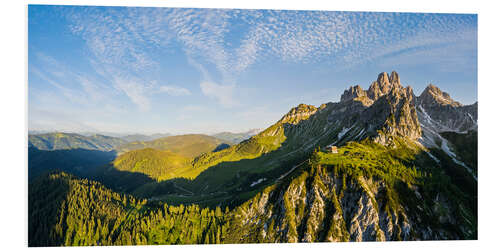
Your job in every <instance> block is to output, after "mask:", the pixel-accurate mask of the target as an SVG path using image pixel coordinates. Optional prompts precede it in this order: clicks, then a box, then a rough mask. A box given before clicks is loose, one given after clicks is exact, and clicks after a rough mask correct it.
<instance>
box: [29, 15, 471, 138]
mask: <svg viewBox="0 0 500 250" xmlns="http://www.w3.org/2000/svg"><path fill="white" fill-rule="evenodd" d="M28 36H29V37H28V79H29V80H28V108H29V114H28V130H30V131H32V130H49V131H50V130H52V131H67V132H76V133H78V132H80V133H81V132H101V133H102V132H104V133H117V134H120V133H121V134H135V133H139V134H153V133H171V134H187V133H203V134H214V133H217V132H224V131H227V132H244V131H248V130H250V129H253V128H259V129H264V128H267V127H268V126H270V125H271V124H273V123H274V122H276V121H278V120H279V119H280V118H281V117H282V116H283V115H284V114H285V113H286V112H288V111H289V110H290V109H291V108H292V107H294V106H297V105H298V104H300V103H306V104H311V105H315V106H319V105H320V104H322V103H327V102H336V101H339V100H340V95H341V94H342V93H343V91H344V90H345V89H347V88H348V87H349V86H352V85H356V84H359V85H361V86H362V87H363V88H364V89H366V88H368V86H369V85H370V84H371V83H372V82H373V81H374V80H376V77H377V75H378V74H379V73H380V72H389V73H390V72H391V71H392V70H395V71H397V72H398V73H399V75H400V77H401V82H402V84H403V85H404V86H407V85H410V86H412V87H413V88H414V91H415V94H416V95H419V94H420V93H421V92H422V91H423V90H424V88H425V87H426V86H427V85H428V84H429V83H433V84H435V85H437V86H438V87H439V88H441V89H442V90H443V91H445V92H448V93H449V94H450V95H451V97H452V98H453V99H455V100H457V101H459V102H461V103H462V104H472V103H474V102H476V101H477V15H473V14H424V13H391V12H389V13H375V12H332V11H279V10H234V9H181V8H144V7H140V8H136V7H91V6H89V7H85V6H50V5H29V7H28Z"/></svg>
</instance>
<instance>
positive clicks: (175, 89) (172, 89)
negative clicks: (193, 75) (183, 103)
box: [159, 85, 191, 96]
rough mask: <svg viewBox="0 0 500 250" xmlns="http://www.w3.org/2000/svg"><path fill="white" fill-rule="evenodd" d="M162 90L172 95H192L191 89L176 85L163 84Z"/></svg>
mask: <svg viewBox="0 0 500 250" xmlns="http://www.w3.org/2000/svg"><path fill="white" fill-rule="evenodd" d="M159 91H160V92H164V93H167V94H169V95H172V96H186V95H191V91H189V90H188V89H186V88H183V87H179V86H174V85H163V86H160V87H159Z"/></svg>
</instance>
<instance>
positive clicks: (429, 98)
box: [418, 83, 462, 107]
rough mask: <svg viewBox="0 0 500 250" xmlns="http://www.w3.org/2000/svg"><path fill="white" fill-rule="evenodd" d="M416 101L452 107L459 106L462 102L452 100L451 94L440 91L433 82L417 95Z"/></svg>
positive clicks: (427, 104)
mask: <svg viewBox="0 0 500 250" xmlns="http://www.w3.org/2000/svg"><path fill="white" fill-rule="evenodd" d="M418 102H419V104H420V105H423V106H434V105H450V106H452V107H460V106H462V104H460V103H459V102H457V101H455V100H453V99H452V98H451V96H450V95H449V94H448V93H446V92H443V91H441V89H439V88H438V87H436V86H435V85H434V84H432V83H431V84H429V85H428V86H427V87H426V88H425V89H424V91H423V92H422V94H420V96H419V97H418Z"/></svg>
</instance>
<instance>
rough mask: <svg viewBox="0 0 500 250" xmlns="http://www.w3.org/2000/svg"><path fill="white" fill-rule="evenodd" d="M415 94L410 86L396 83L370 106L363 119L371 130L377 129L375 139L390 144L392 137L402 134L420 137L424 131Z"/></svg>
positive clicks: (413, 137) (415, 137) (408, 136)
mask: <svg viewBox="0 0 500 250" xmlns="http://www.w3.org/2000/svg"><path fill="white" fill-rule="evenodd" d="M414 98H415V96H414V94H413V90H412V88H411V87H410V86H408V87H406V88H403V87H402V86H401V85H394V87H393V88H392V89H391V90H390V92H389V93H387V94H385V95H383V96H381V97H380V98H379V99H377V101H376V102H375V103H374V104H373V105H372V106H371V107H370V108H368V109H367V110H366V111H365V112H364V113H363V116H362V121H364V122H365V124H367V125H366V126H368V127H369V129H370V130H372V129H376V130H377V135H376V136H375V141H376V142H378V143H381V144H383V145H387V144H390V143H391V141H392V139H391V138H392V137H394V136H400V137H406V138H409V139H411V140H416V139H418V138H420V136H421V134H422V132H421V128H420V123H419V120H418V116H417V112H416V109H415V99H414Z"/></svg>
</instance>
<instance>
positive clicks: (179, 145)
mask: <svg viewBox="0 0 500 250" xmlns="http://www.w3.org/2000/svg"><path fill="white" fill-rule="evenodd" d="M222 143H226V142H225V141H223V140H220V139H217V138H215V137H212V136H208V135H201V134H188V135H176V136H169V137H165V138H160V139H156V140H153V141H137V142H131V143H127V144H123V145H121V146H119V147H118V148H117V151H118V153H125V152H127V151H132V150H137V149H144V148H153V149H157V150H162V151H165V150H168V151H170V152H172V153H176V154H179V155H181V156H184V157H188V158H192V157H196V156H198V155H200V154H202V153H206V152H211V151H213V150H214V149H216V148H217V146H219V145H220V144H222Z"/></svg>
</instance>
